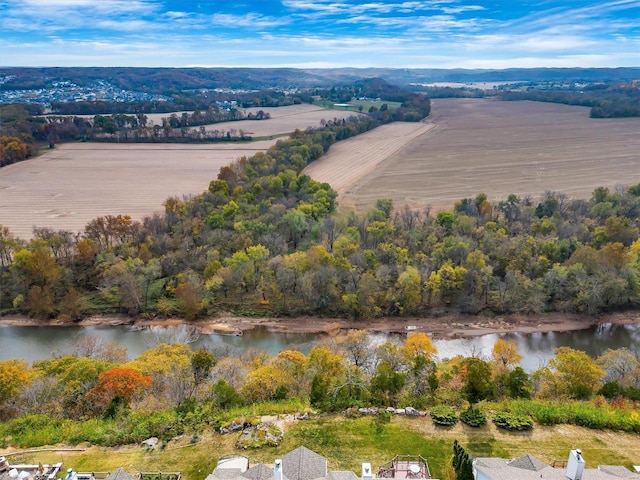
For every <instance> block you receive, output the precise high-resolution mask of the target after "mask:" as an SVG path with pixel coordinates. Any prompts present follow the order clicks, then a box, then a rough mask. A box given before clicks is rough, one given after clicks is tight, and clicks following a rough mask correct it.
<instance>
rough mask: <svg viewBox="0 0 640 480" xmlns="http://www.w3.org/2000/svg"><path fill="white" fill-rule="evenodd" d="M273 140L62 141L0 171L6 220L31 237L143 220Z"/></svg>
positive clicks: (1, 215) (0, 203) (0, 219)
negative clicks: (43, 231)
mask: <svg viewBox="0 0 640 480" xmlns="http://www.w3.org/2000/svg"><path fill="white" fill-rule="evenodd" d="M273 143H274V142H273V141H265V142H254V143H245V144H238V143H233V144H231V143H230V144H201V145H180V144H127V145H123V144H111V143H68V144H64V145H60V146H58V147H56V149H55V150H52V151H50V152H47V153H46V154H45V155H42V156H40V157H37V158H34V159H32V160H28V161H25V162H20V163H16V164H13V165H9V166H8V167H3V168H2V169H1V170H0V224H2V225H4V226H7V227H9V230H10V231H11V233H12V234H13V235H15V236H18V237H20V238H25V239H27V238H31V236H32V235H33V232H32V229H33V226H34V225H35V226H38V227H50V228H53V229H56V230H70V231H73V232H77V231H82V230H83V229H84V227H85V225H86V224H87V223H88V222H89V221H90V220H92V219H94V218H96V217H99V216H102V215H118V214H123V215H125V214H126V215H131V217H132V218H134V219H136V220H141V219H142V218H143V217H145V216H147V215H150V214H152V213H153V212H155V211H158V210H162V203H163V202H164V201H165V200H166V199H167V198H168V197H170V196H175V195H177V196H179V197H182V196H183V195H189V194H198V193H201V192H203V191H204V190H206V189H207V187H208V185H209V181H211V180H213V179H215V178H216V176H217V175H218V172H219V171H220V167H223V166H225V165H228V164H230V163H231V162H232V161H234V160H235V159H237V158H239V157H241V156H243V155H253V154H254V153H256V152H257V151H264V150H266V149H267V148H269V146H270V145H272V144H273Z"/></svg>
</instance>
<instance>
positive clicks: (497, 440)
mask: <svg viewBox="0 0 640 480" xmlns="http://www.w3.org/2000/svg"><path fill="white" fill-rule="evenodd" d="M235 438H236V435H235V434H229V435H224V436H221V435H217V434H214V433H212V432H207V433H205V434H202V435H201V437H200V438H199V440H198V441H197V442H196V443H192V442H191V438H190V436H189V435H186V436H184V437H183V438H181V439H179V440H174V441H171V442H169V443H168V445H167V447H166V449H164V450H157V451H151V452H147V451H146V450H145V449H144V448H142V447H139V446H126V447H120V448H101V447H90V448H88V449H87V450H86V451H84V452H63V453H60V452H42V453H38V454H22V455H15V456H11V457H10V458H9V460H10V461H11V462H13V463H22V462H35V463H37V462H45V463H49V462H59V461H63V462H64V463H65V468H68V467H73V468H74V469H75V470H81V471H113V470H114V469H115V468H117V467H119V466H122V467H124V468H125V469H126V470H127V471H129V472H130V473H133V474H135V473H137V472H138V471H182V472H183V474H184V477H185V480H202V479H204V478H205V477H206V475H208V474H209V473H211V471H212V470H213V468H214V467H215V464H216V461H217V459H218V457H220V456H221V455H224V454H228V453H241V454H243V455H247V456H249V458H250V461H251V463H252V464H255V463H259V462H265V463H273V461H274V459H276V458H278V457H280V456H282V455H283V454H284V453H286V452H288V451H290V450H293V449H294V448H296V447H298V446H300V445H304V446H306V447H307V448H310V449H311V450H314V451H316V452H318V453H320V454H321V455H324V456H326V457H327V458H328V459H329V468H330V469H332V470H352V471H354V472H356V473H357V474H358V475H359V473H360V469H361V464H362V462H371V463H372V465H373V467H374V469H377V467H378V466H379V465H380V464H382V463H384V462H386V461H388V460H391V459H392V458H393V457H394V456H395V455H396V454H420V455H422V456H423V457H426V458H427V459H428V462H429V468H430V470H431V474H432V476H433V477H434V478H440V479H442V480H449V479H453V477H452V476H451V475H452V471H451V467H450V466H449V463H450V459H451V453H452V444H453V440H454V439H458V441H459V442H460V443H461V444H462V445H463V446H464V447H465V448H466V449H467V451H469V452H470V453H471V454H473V455H474V456H497V457H503V458H514V457H519V456H522V455H524V454H525V453H531V454H533V455H535V456H536V457H538V458H539V459H541V460H542V461H545V462H551V461H553V460H566V459H567V457H568V454H569V450H570V449H572V448H581V449H582V452H583V455H584V458H585V460H586V466H587V468H595V467H597V465H600V464H622V465H625V466H627V467H631V465H632V464H633V463H634V461H635V462H636V463H637V462H638V459H639V458H640V435H637V434H628V433H622V432H612V431H599V430H589V429H586V428H581V427H576V426H573V425H558V426H554V427H543V426H537V425H536V427H535V428H534V429H533V431H530V432H519V433H510V432H506V431H502V430H498V429H497V428H496V427H495V426H494V425H493V424H491V423H489V424H487V425H486V426H485V427H483V428H481V429H473V428H471V427H467V426H465V425H463V424H461V423H458V424H457V425H455V426H454V427H451V428H440V427H436V426H434V425H433V423H432V422H431V420H430V419H429V417H421V418H404V417H395V418H393V419H392V421H391V423H389V424H387V425H380V424H378V423H377V422H375V420H374V418H373V417H361V418H354V419H346V418H345V417H344V416H342V415H332V416H326V417H319V418H315V419H312V420H305V421H298V422H295V423H292V424H290V425H289V426H288V428H287V432H286V435H285V439H284V441H283V443H282V444H281V445H280V446H279V447H277V448H265V449H261V450H250V451H238V450H236V449H235V447H234V441H235ZM2 453H3V452H0V454H2Z"/></svg>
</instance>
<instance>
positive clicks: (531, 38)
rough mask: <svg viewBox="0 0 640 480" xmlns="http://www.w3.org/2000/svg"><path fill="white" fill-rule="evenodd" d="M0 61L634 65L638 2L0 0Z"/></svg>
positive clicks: (639, 29)
mask: <svg viewBox="0 0 640 480" xmlns="http://www.w3.org/2000/svg"><path fill="white" fill-rule="evenodd" d="M0 18H2V20H1V24H0V42H1V43H0V65H2V66H143V67H190V66H208V67H297V68H312V67H392V68H513V67H617V66H639V65H640V35H639V33H640V0H611V1H599V2H598V1H590V0H567V1H558V0H478V1H473V0H470V1H466V0H415V1H412V0H407V1H402V0H399V1H376V0H367V1H362V0H282V1H270V0H263V1H244V2H229V1H218V0H209V1H204V0H202V1H198V0H182V1H179V0H0Z"/></svg>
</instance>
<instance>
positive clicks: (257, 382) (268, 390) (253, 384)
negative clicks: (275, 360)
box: [240, 365, 288, 402]
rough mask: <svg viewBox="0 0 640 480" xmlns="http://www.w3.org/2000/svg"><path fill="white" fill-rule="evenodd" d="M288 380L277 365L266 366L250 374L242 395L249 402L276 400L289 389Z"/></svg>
mask: <svg viewBox="0 0 640 480" xmlns="http://www.w3.org/2000/svg"><path fill="white" fill-rule="evenodd" d="M287 383H288V379H287V378H286V377H285V374H284V372H283V371H282V370H279V369H278V368H276V366H275V365H264V366H262V367H259V368H257V369H255V370H254V371H252V372H249V375H247V381H246V383H245V384H244V385H243V386H242V388H241V389H240V393H241V394H242V395H243V396H244V397H245V399H246V400H247V401H248V402H260V401H266V400H272V399H275V398H276V397H277V396H278V394H279V393H280V392H282V391H284V390H283V389H285V388H286V387H287Z"/></svg>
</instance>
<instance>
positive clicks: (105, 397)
mask: <svg viewBox="0 0 640 480" xmlns="http://www.w3.org/2000/svg"><path fill="white" fill-rule="evenodd" d="M151 382H152V380H151V377H149V376H146V375H143V374H142V373H141V372H140V371H139V370H135V369H133V368H127V367H116V368H112V369H111V370H107V371H106V372H102V373H101V374H100V376H99V377H98V384H97V385H96V386H95V387H94V388H92V389H91V390H89V392H87V398H88V399H89V400H90V401H91V402H92V403H93V404H94V405H95V406H96V407H97V408H98V409H100V410H105V409H106V408H107V407H108V406H109V405H110V404H112V403H113V402H118V403H119V402H122V403H123V404H124V405H128V404H129V403H130V402H131V400H133V398H134V397H135V396H136V395H137V394H138V393H140V392H142V391H143V390H145V389H146V388H148V387H149V386H151Z"/></svg>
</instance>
